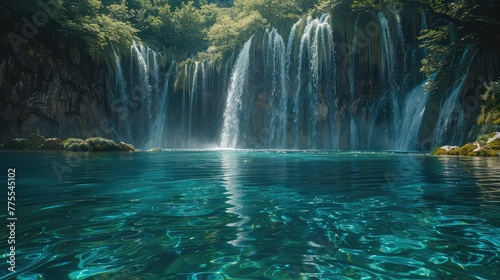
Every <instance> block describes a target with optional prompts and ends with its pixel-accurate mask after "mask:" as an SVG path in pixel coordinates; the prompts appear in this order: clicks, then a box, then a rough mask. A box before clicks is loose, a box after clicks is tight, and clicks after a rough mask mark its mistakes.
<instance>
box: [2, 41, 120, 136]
mask: <svg viewBox="0 0 500 280" xmlns="http://www.w3.org/2000/svg"><path fill="white" fill-rule="evenodd" d="M81 61H82V62H81V63H80V64H79V65H76V64H74V63H73V61H72V59H71V58H70V55H69V50H68V47H66V46H64V44H63V45H61V44H60V45H55V46H52V45H51V44H47V43H46V42H45V43H44V42H40V41H38V42H34V41H31V42H30V43H29V44H27V45H26V47H25V48H23V49H21V50H20V51H19V53H17V54H15V53H14V52H13V51H10V50H6V51H2V55H0V111H1V112H2V114H0V142H4V141H6V140H7V139H11V138H13V137H26V136H27V135H29V134H30V133H37V134H40V135H44V136H48V137H62V138H66V137H82V138H87V137H90V136H94V135H98V136H104V137H109V138H113V134H112V133H110V131H111V130H110V129H106V127H107V124H108V123H109V121H108V120H109V116H110V109H109V108H110V106H109V104H108V103H109V102H108V89H107V87H108V86H107V85H108V83H107V80H108V74H107V73H108V72H107V67H106V65H103V64H100V65H99V64H98V63H94V62H92V59H91V58H88V57H85V58H83V57H82V59H81Z"/></svg>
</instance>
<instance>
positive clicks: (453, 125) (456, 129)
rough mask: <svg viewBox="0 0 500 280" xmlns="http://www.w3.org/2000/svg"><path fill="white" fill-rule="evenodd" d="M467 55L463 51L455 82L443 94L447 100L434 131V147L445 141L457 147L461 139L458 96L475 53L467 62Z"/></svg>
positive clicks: (461, 130)
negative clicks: (463, 69)
mask: <svg viewBox="0 0 500 280" xmlns="http://www.w3.org/2000/svg"><path fill="white" fill-rule="evenodd" d="M468 53H469V49H466V50H464V52H463V54H462V57H461V58H460V62H459V64H458V70H457V74H456V81H455V83H454V84H453V85H452V86H451V88H450V89H448V90H447V91H446V92H445V93H446V94H447V98H446V100H445V101H444V104H443V105H442V106H441V111H440V112H439V118H438V120H437V123H436V128H435V130H434V146H438V145H443V144H445V143H444V142H445V141H446V144H448V145H458V144H460V140H461V139H462V138H463V133H464V124H465V119H464V112H463V109H462V106H461V105H460V95H461V93H462V89H463V86H464V84H465V81H466V80H467V78H468V76H469V68H470V62H471V61H472V59H473V58H474V56H475V55H476V52H474V54H473V55H471V56H470V58H469V59H468V60H467V56H468ZM464 66H466V67H465V71H464V72H462V68H463V67H464ZM445 135H447V136H449V137H448V138H449V139H448V140H445V138H446V137H445Z"/></svg>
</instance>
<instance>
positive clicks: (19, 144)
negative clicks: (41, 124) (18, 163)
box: [3, 138, 32, 150]
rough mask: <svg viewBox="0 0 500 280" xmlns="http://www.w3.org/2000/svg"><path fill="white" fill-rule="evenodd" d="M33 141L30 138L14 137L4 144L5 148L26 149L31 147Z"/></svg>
mask: <svg viewBox="0 0 500 280" xmlns="http://www.w3.org/2000/svg"><path fill="white" fill-rule="evenodd" d="M31 146H32V145H31V143H30V141H28V139H25V138H14V139H11V140H9V141H7V142H5V144H4V145H3V147H4V149H13V150H26V149H31Z"/></svg>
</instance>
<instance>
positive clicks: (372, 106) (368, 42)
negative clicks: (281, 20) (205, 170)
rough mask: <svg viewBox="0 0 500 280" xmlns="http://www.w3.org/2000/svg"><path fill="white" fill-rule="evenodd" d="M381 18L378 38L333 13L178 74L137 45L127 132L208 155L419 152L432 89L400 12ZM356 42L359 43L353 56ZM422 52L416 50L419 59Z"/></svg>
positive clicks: (127, 95)
mask: <svg viewBox="0 0 500 280" xmlns="http://www.w3.org/2000/svg"><path fill="white" fill-rule="evenodd" d="M372 15H374V17H373V18H372V20H371V21H370V22H368V24H372V26H371V28H372V31H373V30H375V31H377V32H378V33H377V32H375V33H374V32H372V33H369V34H368V35H367V34H366V30H368V29H367V27H366V25H367V18H366V17H362V16H360V17H358V18H356V20H355V21H353V23H354V28H352V25H351V26H349V27H347V26H342V27H338V26H337V25H338V22H336V21H335V19H332V17H331V16H330V15H328V14H324V15H321V16H320V17H318V18H313V17H308V18H307V20H299V21H298V22H296V23H295V24H293V26H291V29H290V32H289V33H288V34H289V35H288V38H287V40H285V39H284V38H283V37H282V36H281V35H280V34H279V32H278V30H277V29H275V28H269V29H267V30H266V31H265V32H262V33H257V34H256V35H255V36H252V38H251V39H250V40H248V41H247V42H246V43H245V45H244V46H243V48H242V49H241V51H240V53H239V54H238V55H237V57H236V58H235V57H234V56H233V57H230V58H227V59H225V60H224V59H223V60H222V61H212V60H210V59H204V60H201V61H191V62H186V63H183V64H181V66H178V67H175V66H173V65H174V63H173V62H172V63H170V64H169V63H167V62H166V61H167V59H166V56H164V55H162V54H160V53H157V52H155V51H153V50H151V49H149V48H147V47H145V46H137V45H136V44H135V43H134V44H132V46H131V48H130V54H131V58H130V63H129V64H128V65H125V67H123V65H122V63H123V61H120V59H119V57H118V56H117V55H115V57H114V60H115V64H116V67H115V68H114V70H112V71H113V73H114V74H115V79H114V80H113V81H114V82H115V83H114V88H113V89H112V90H113V92H112V93H113V94H114V95H113V98H121V99H123V100H127V101H128V103H129V106H128V107H127V108H126V109H127V110H129V111H130V112H129V115H130V116H129V118H128V119H126V120H125V121H122V122H121V123H120V125H118V126H117V127H118V128H119V129H118V130H119V134H121V135H122V136H123V135H127V132H126V131H127V128H129V131H130V132H131V133H130V134H131V135H130V137H128V139H130V141H132V143H133V144H135V145H137V146H139V147H146V148H147V147H179V148H197V147H207V146H206V145H205V146H204V144H205V143H210V142H211V141H212V142H213V141H217V140H218V139H219V140H220V142H219V143H220V147H223V148H273V149H281V148H292V149H316V148H319V149H347V150H353V149H368V150H369V149H390V150H394V149H400V150H415V149H419V148H420V147H419V145H418V143H417V139H422V137H421V136H420V126H421V124H422V122H423V117H424V112H425V108H426V104H427V101H428V100H429V98H428V96H429V94H428V93H425V92H424V89H423V86H422V83H425V81H424V82H422V77H421V75H420V76H418V75H415V74H413V73H414V72H411V73H412V75H413V76H412V77H411V84H410V83H407V81H408V79H407V78H408V77H409V75H410V74H408V73H410V71H407V70H408V69H407V68H408V65H407V63H406V49H405V48H406V41H405V38H404V37H403V35H404V32H403V29H402V22H401V19H400V18H399V15H398V14H397V12H396V11H395V10H392V11H390V10H386V11H384V12H380V13H372ZM389 15H393V17H392V16H391V18H389V17H388V16H389ZM373 19H375V21H373ZM340 20H341V19H340ZM373 22H375V24H376V25H377V26H376V28H373ZM422 24H424V23H422ZM417 29H418V30H420V27H417ZM418 30H417V31H416V32H418ZM342 32H344V33H342ZM414 32H415V31H414ZM345 33H348V34H349V35H348V36H347V35H342V34H345ZM370 34H371V35H370ZM346 38H349V42H348V44H352V45H351V46H352V48H350V50H349V51H347V52H345V50H344V49H343V46H342V44H344V45H346V44H347V42H345V40H346ZM338 40H344V41H343V43H342V41H338ZM285 42H287V43H286V44H285ZM416 44H417V43H416V42H414V41H410V42H409V43H408V45H416ZM358 45H359V46H358ZM348 49H349V48H348ZM421 53H422V52H415V51H414V50H412V61H418V59H419V58H421V55H422V54H421ZM235 56H236V55H235ZM465 56H466V55H465V54H464V57H465ZM167 64H168V65H169V70H168V74H164V72H162V70H161V69H162V67H166V65H167ZM231 65H232V70H231ZM122 67H123V69H122ZM461 67H462V66H461ZM462 68H463V67H462ZM462 70H463V69H462ZM110 71H111V70H110ZM411 71H414V69H411ZM462 73H463V71H462ZM127 75H128V76H127ZM460 75H461V76H459V77H462V76H463V74H460ZM160 77H161V78H160ZM459 80H460V79H459ZM125 81H128V82H127V83H128V85H126V82H125ZM460 81H461V82H459V83H456V84H455V86H454V87H453V88H451V89H450V96H449V97H448V98H447V99H446V100H445V101H444V102H443V107H446V108H443V109H442V110H441V111H440V116H439V120H438V122H437V125H436V132H435V133H434V134H435V139H437V140H438V141H441V142H442V141H443V140H444V139H440V138H439V137H440V136H439V135H443V134H449V132H450V131H449V124H448V123H447V121H446V119H447V118H449V116H451V115H453V118H454V119H455V120H456V123H457V124H458V125H459V126H461V125H463V116H462V117H460V115H459V114H458V115H457V114H455V115H454V113H450V112H449V111H450V110H452V109H449V107H453V108H458V107H457V106H458V105H457V104H458V103H459V102H458V101H457V100H458V97H457V96H459V95H460V91H461V87H462V86H463V83H464V79H461V80H460ZM417 84H418V86H416V87H414V88H413V90H410V91H407V90H406V88H407V87H408V86H410V85H412V86H414V85H417ZM222 100H225V103H224V102H222ZM454 110H455V111H457V109H454ZM426 114H427V113H426ZM450 114H451V115H450ZM124 124H126V125H124ZM422 131H424V133H428V131H427V130H422ZM454 137H455V139H459V138H460V134H454ZM145 138H147V139H145ZM457 141H458V140H457Z"/></svg>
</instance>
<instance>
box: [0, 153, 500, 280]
mask: <svg viewBox="0 0 500 280" xmlns="http://www.w3.org/2000/svg"><path fill="white" fill-rule="evenodd" d="M0 162H1V166H2V170H4V171H5V172H4V174H2V176H6V175H7V171H6V170H7V168H8V167H15V168H16V180H17V185H16V202H17V205H16V215H17V217H18V221H17V227H16V238H17V239H16V241H17V243H16V248H17V250H16V254H17V259H16V268H17V272H16V274H14V275H11V274H7V270H6V266H2V267H4V269H2V271H0V279H10V278H13V279H16V278H17V279H300V278H302V279H429V278H431V279H498V278H500V275H499V273H500V256H499V254H500V160H499V159H496V158H495V159H493V158H459V157H434V156H428V155H410V154H394V153H328V152H286V153H285V152H276V151H269V152H265V151H258V152H256V151H253V152H251V151H168V152H158V153H145V152H138V153H133V154H132V153H130V154H129V153H125V154H119V153H110V154H91V155H82V154H75V153H69V154H66V153H23V152H17V153H14V152H1V153H0ZM54 165H55V166H56V167H58V168H61V166H62V165H66V166H67V167H68V168H71V169H68V170H65V169H64V171H66V172H65V173H64V174H62V175H63V176H62V181H60V180H59V179H58V177H57V176H56V173H55V172H54V169H53V166H54ZM3 178H5V177H3ZM4 195H6V194H4ZM2 201H4V203H5V204H6V202H5V201H6V199H2ZM1 214H2V216H1V217H0V218H2V219H3V220H4V222H6V213H5V212H2V213H1ZM3 240H5V239H3ZM2 248H4V250H5V248H6V244H4V245H2ZM5 253H8V252H7V251H5ZM2 258H3V260H6V258H7V257H6V255H5V254H4V255H2ZM42 277H43V278H42ZM136 277H138V278H136Z"/></svg>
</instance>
